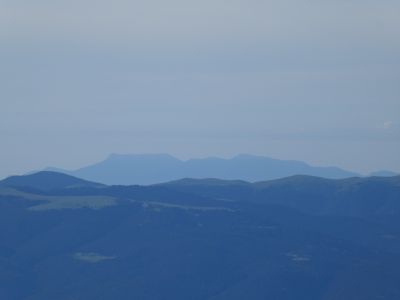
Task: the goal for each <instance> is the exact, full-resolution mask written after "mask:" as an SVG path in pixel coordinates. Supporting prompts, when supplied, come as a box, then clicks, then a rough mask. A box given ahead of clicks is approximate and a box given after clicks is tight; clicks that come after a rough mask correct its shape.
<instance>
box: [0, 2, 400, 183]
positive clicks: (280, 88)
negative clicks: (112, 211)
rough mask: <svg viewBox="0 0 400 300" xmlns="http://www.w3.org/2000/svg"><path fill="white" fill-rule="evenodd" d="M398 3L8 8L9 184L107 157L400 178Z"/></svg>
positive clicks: (4, 22) (3, 169)
mask: <svg viewBox="0 0 400 300" xmlns="http://www.w3.org/2000/svg"><path fill="white" fill-rule="evenodd" d="M399 15H400V2H399V1H398V0H380V1H372V0H336V1H317V0H279V1H278V0H274V1H268V0H265V1H262V0H230V1H222V0H202V1H191V0H185V1H183V0H171V1H165V0H146V1H132V0H130V1H128V0H113V1H105V0H79V1H77V0H68V1H66V0H56V1H54V0H52V1H50V0H37V1H27V0H0V66H1V67H0V136H1V143H0V147H1V150H0V177H5V176H8V175H11V174H23V173H25V172H28V171H32V170H39V169H42V168H45V167H48V166H54V167H60V168H66V169H75V168H78V167H81V166H85V165H88V164H91V163H94V162H97V161H100V160H102V159H104V158H105V157H106V156H108V155H109V154H110V153H123V154H126V153H170V154H172V155H174V156H176V157H178V158H181V159H188V158H195V157H207V156H221V157H232V156H234V155H236V154H238V153H251V154H257V155H265V156H269V157H274V158H280V159H296V160H303V161H306V162H308V163H310V164H313V165H321V166H332V165H333V166H339V167H342V168H346V169H349V170H352V171H357V172H361V173H363V174H366V173H368V172H371V171H376V170H381V169H387V170H392V171H397V172H400V155H399V154H398V153H400V39H399V36H400V18H399V17H398V16H399Z"/></svg>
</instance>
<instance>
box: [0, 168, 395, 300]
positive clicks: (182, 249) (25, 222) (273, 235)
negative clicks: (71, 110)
mask: <svg viewBox="0 0 400 300" xmlns="http://www.w3.org/2000/svg"><path fill="white" fill-rule="evenodd" d="M55 176H57V175H55ZM30 178H34V177H25V178H23V181H24V185H23V186H24V188H22V189H21V188H19V187H10V186H6V184H4V181H3V187H0V299H7V300H25V299H26V300H28V299H29V300H47V299H49V300H50V299H51V300H52V299H60V300H64V299H65V300H67V299H68V300H69V299H82V300H91V299H96V300H97V299H105V300H107V299H122V300H125V299H126V300H130V299H140V300H165V299H174V300H181V299H182V300H187V299H192V300H242V299H252V300H253V299H254V300H264V299H279V300H336V299H343V300H354V299H355V300H358V299H360V300H372V299H390V300H393V299H399V298H400V288H399V286H398V281H399V278H400V226H399V225H400V223H399V222H398V220H399V219H400V218H399V217H400V216H399V210H397V208H398V206H399V204H398V203H399V201H400V192H399V178H398V177H394V178H365V179H359V178H354V179H347V180H325V179H322V180H321V179H319V178H315V177H291V178H287V179H282V180H279V181H272V182H263V183H256V184H250V183H245V182H236V181H229V182H224V181H220V180H202V181H197V180H189V179H186V180H183V181H177V182H172V183H168V184H164V185H157V186H147V187H141V186H111V187H103V188H101V189H99V188H97V185H96V184H94V185H92V184H91V183H90V184H88V185H87V186H85V185H84V184H82V185H81V186H80V187H79V188H74V189H71V188H70V185H69V184H68V185H65V186H64V188H63V186H62V185H60V184H57V185H53V188H52V189H50V188H49V185H46V180H47V179H45V181H44V182H40V180H39V179H38V178H35V180H34V182H33V183H30V182H29V181H30ZM54 180H55V181H57V180H56V179H54ZM50 181H51V180H50ZM6 182H9V181H6ZM26 187H31V188H35V190H31V191H29V190H28V189H27V188H26ZM39 187H46V188H45V191H40V190H38V188H39ZM318 199H319V200H320V201H322V202H323V205H321V203H319V202H318ZM346 207H348V211H346ZM396 220H397V221H396ZM21 287H23V288H21Z"/></svg>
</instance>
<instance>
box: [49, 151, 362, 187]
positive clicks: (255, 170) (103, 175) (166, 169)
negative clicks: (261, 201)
mask: <svg viewBox="0 0 400 300" xmlns="http://www.w3.org/2000/svg"><path fill="white" fill-rule="evenodd" d="M46 170H47V171H56V172H62V173H65V174H69V175H73V176H77V177H80V178H83V179H86V180H90V181H96V182H101V183H103V184H125V185H128V184H142V185H147V184H155V183H160V182H167V181H171V180H177V179H181V178H188V177H189V178H199V179H200V178H220V179H226V180H235V179H237V180H245V181H250V182H255V181H261V180H270V179H277V178H283V177H288V176H292V175H310V176H318V177H324V178H332V179H338V178H348V177H354V176H359V174H357V173H354V172H350V171H346V170H343V169H340V168H337V167H315V166H310V165H308V164H306V163H304V162H301V161H294V160H278V159H272V158H268V157H263V156H254V155H248V154H241V155H238V156H235V157H233V158H231V159H223V158H217V157H210V158H203V159H190V160H187V161H182V160H179V159H177V158H175V157H173V156H171V155H168V154H143V155H118V154H112V155H110V156H109V157H108V158H107V159H105V160H104V161H102V162H99V163H96V164H93V165H90V166H87V167H84V168H80V169H78V170H75V171H66V170H61V169H56V168H48V169H46Z"/></svg>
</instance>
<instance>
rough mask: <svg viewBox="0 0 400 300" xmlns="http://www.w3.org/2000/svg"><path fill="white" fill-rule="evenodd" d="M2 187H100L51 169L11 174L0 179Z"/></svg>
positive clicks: (51, 188) (48, 188)
mask: <svg viewBox="0 0 400 300" xmlns="http://www.w3.org/2000/svg"><path fill="white" fill-rule="evenodd" d="M0 186H2V187H29V188H34V189H38V190H42V191H48V190H54V189H62V188H74V187H84V186H85V187H101V186H103V185H102V184H100V183H95V182H90V181H86V180H83V179H80V178H77V177H74V176H70V175H67V174H63V173H58V172H52V171H40V172H37V173H33V174H29V175H21V176H11V177H8V178H6V179H4V180H2V181H0Z"/></svg>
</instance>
